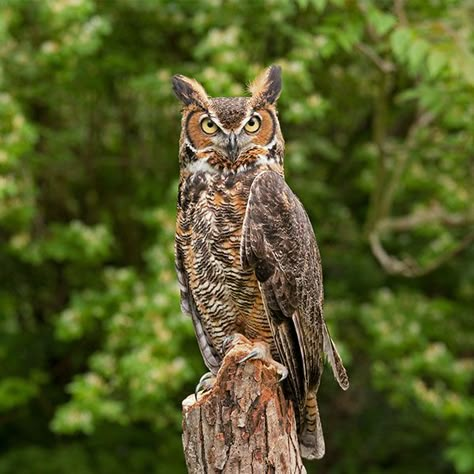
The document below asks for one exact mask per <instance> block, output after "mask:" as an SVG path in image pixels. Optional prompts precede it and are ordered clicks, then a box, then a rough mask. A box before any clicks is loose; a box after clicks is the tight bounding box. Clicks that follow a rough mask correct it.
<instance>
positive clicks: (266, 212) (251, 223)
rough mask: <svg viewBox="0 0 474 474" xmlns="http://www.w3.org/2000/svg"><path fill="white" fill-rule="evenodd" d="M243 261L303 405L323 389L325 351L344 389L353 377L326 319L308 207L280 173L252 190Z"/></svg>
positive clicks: (255, 184)
mask: <svg viewBox="0 0 474 474" xmlns="http://www.w3.org/2000/svg"><path fill="white" fill-rule="evenodd" d="M241 263H242V266H243V268H244V269H246V268H250V267H251V268H254V270H255V273H256V276H257V279H258V280H259V284H260V289H261V292H262V296H263V300H264V303H265V308H266V311H267V315H268V319H269V323H270V326H271V328H272V333H273V335H274V339H275V344H276V346H277V349H278V352H279V355H280V357H281V359H282V363H283V364H285V365H286V366H287V368H288V370H289V372H290V383H291V385H292V390H293V392H294V394H295V397H296V398H297V401H298V403H299V405H300V406H304V403H305V402H306V396H307V394H308V392H309V391H311V390H314V389H316V388H317V386H318V385H319V381H320V378H321V372H322V358H323V354H324V353H326V355H327V356H328V359H329V362H330V365H331V367H332V369H333V372H334V376H335V378H336V380H337V381H338V382H339V384H340V385H341V387H342V388H344V389H345V388H347V386H348V379H347V374H346V372H345V369H344V366H343V365H342V361H341V359H340V357H339V354H338V353H337V350H336V347H335V345H334V342H333V341H332V340H331V338H330V336H329V332H328V330H327V327H326V323H325V321H324V317H323V312H322V304H323V286H322V272H321V260H320V256H319V250H318V247H317V244H316V238H315V236H314V231H313V228H312V225H311V222H310V220H309V218H308V216H307V214H306V212H305V210H304V208H303V205H302V204H301V202H300V201H299V200H298V198H297V197H296V196H295V195H294V193H293V192H292V191H291V189H290V188H289V187H288V185H287V184H286V182H285V180H284V179H283V177H282V176H280V175H279V174H278V173H276V172H273V171H265V172H263V173H261V174H259V175H258V176H257V177H256V178H255V180H254V182H253V183H252V187H251V190H250V196H249V200H248V204H247V209H246V214H245V219H244V224H243V233H242V242H241Z"/></svg>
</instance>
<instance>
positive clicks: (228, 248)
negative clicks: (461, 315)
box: [173, 66, 349, 459]
mask: <svg viewBox="0 0 474 474" xmlns="http://www.w3.org/2000/svg"><path fill="white" fill-rule="evenodd" d="M173 88H174V91H175V93H176V95H177V97H178V98H179V99H180V100H181V101H182V102H183V104H184V108H183V120H182V132H181V140H180V184H179V194H178V217H177V228H176V268H177V273H178V279H179V283H180V288H181V303H182V309H183V311H184V312H186V313H188V314H190V315H191V317H192V320H193V323H194V328H195V331H196V337H197V340H198V344H199V347H200V349H201V353H202V355H203V358H204V362H205V363H206V365H207V367H208V368H209V370H210V371H211V372H213V373H214V374H215V373H216V372H217V370H218V368H219V365H220V363H221V361H222V358H223V348H222V343H223V341H224V339H225V338H226V337H227V336H230V335H233V334H235V333H241V334H243V335H245V336H246V337H247V338H249V339H250V340H254V341H265V342H267V343H268V344H269V345H270V348H271V353H272V356H273V358H274V359H275V360H276V361H278V362H280V363H282V364H283V365H285V366H286V368H287V369H288V372H289V376H288V379H287V380H286V381H285V382H284V388H285V392H286V393H287V396H288V397H289V398H291V399H292V400H293V402H294V404H295V408H296V413H297V422H298V426H299V439H300V446H301V451H302V455H303V456H304V457H306V458H309V459H312V458H320V457H322V456H323V455H324V438H323V435H322V429H321V423H320V419H319V412H318V407H317V402H316V392H317V390H318V387H319V382H320V380H321V374H322V369H323V355H324V354H326V356H327V358H328V360H329V362H330V364H331V367H332V369H333V372H334V375H335V377H336V379H337V381H338V382H339V385H340V386H341V387H342V388H343V389H344V390H345V389H347V387H348V385H349V382H348V379H347V375H346V371H345V369H344V367H343V365H342V361H341V359H340V357H339V354H338V353H337V350H336V347H335V345H334V343H333V341H332V339H331V337H330V336H329V333H328V330H327V327H326V323H325V321H324V318H323V286H322V273H321V262H320V256H319V250H318V247H317V244H316V239H315V236H314V232H313V229H312V226H311V223H310V221H309V218H308V216H307V214H306V212H305V210H304V208H303V206H302V204H301V203H300V201H299V200H298V198H297V197H296V196H295V195H294V194H293V192H292V191H291V189H290V188H289V187H288V185H287V184H286V182H285V180H284V171H283V155H284V140H283V137H282V134H281V130H280V125H279V122H278V117H277V111H276V107H275V103H276V101H277V99H278V97H279V94H280V91H281V70H280V68H279V67H276V66H272V67H270V68H269V69H267V70H266V71H265V72H264V73H263V74H262V75H260V76H259V77H258V78H257V80H256V81H255V82H254V83H253V84H252V85H251V86H250V91H251V93H252V96H251V97H249V98H246V97H237V98H210V97H208V96H207V94H206V92H205V90H204V88H203V87H202V86H201V85H200V84H199V83H197V82H196V81H194V80H192V79H189V78H186V77H184V76H175V77H174V78H173Z"/></svg>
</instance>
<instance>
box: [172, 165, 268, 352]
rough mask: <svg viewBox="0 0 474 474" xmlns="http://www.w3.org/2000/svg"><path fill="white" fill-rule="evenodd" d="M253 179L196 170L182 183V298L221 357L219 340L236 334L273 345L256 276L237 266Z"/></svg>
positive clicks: (179, 253)
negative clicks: (190, 306)
mask: <svg viewBox="0 0 474 474" xmlns="http://www.w3.org/2000/svg"><path fill="white" fill-rule="evenodd" d="M257 174H258V171H257V170H255V169H254V170H248V171H245V172H242V173H238V174H236V173H232V174H228V175H224V174H217V173H212V172H206V171H199V172H196V173H193V174H190V175H189V176H187V177H183V178H182V180H181V183H180V190H179V197H178V219H177V231H176V253H177V260H178V261H179V260H180V261H181V262H182V268H181V276H180V280H181V286H182V288H181V290H182V291H181V298H182V301H184V302H185V304H186V302H189V301H190V300H191V301H192V304H194V305H195V308H196V309H197V313H198V314H199V319H200V323H201V325H202V328H203V330H204V332H205V334H206V337H207V339H208V341H209V342H210V344H211V345H212V346H213V348H214V350H215V351H216V352H217V354H218V356H220V357H222V352H221V349H222V342H223V340H224V339H225V337H226V336H228V335H231V334H235V333H236V332H239V333H241V334H244V335H245V336H246V337H248V338H249V339H251V340H264V341H267V342H268V343H271V341H272V337H271V332H270V327H269V324H268V320H267V316H266V314H265V310H264V307H263V302H262V297H261V293H260V289H259V287H258V282H257V279H256V277H255V273H254V272H253V270H252V269H248V270H243V269H242V267H241V262H240V242H241V236H242V224H243V220H244V217H245V211H246V206H247V201H248V197H249V192H250V186H251V184H252V182H253V180H254V178H255V176H256V175H257ZM179 272H180V268H178V273H179ZM183 284H184V285H183ZM183 309H185V311H186V310H187V312H190V311H189V308H183ZM272 352H274V351H272Z"/></svg>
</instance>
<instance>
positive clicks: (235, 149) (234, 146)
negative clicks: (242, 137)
mask: <svg viewBox="0 0 474 474" xmlns="http://www.w3.org/2000/svg"><path fill="white" fill-rule="evenodd" d="M226 148H227V153H228V154H229V156H230V158H231V160H232V161H235V159H236V158H237V156H238V154H239V144H238V142H237V135H236V134H235V133H234V132H230V133H229V137H228V138H227V145H226Z"/></svg>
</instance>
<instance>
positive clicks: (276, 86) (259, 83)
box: [249, 65, 281, 108]
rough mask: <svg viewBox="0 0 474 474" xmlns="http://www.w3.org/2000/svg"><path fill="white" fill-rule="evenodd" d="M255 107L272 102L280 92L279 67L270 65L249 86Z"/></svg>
mask: <svg viewBox="0 0 474 474" xmlns="http://www.w3.org/2000/svg"><path fill="white" fill-rule="evenodd" d="M249 91H250V92H251V94H252V102H253V106H254V107H255V108H259V107H263V106H264V105H265V104H274V103H275V102H276V101H277V99H278V97H280V92H281V67H280V66H275V65H274V66H270V67H269V68H268V69H266V70H265V71H263V73H261V74H260V75H259V76H258V77H257V79H255V81H254V82H253V83H252V84H251V85H250V86H249Z"/></svg>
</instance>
